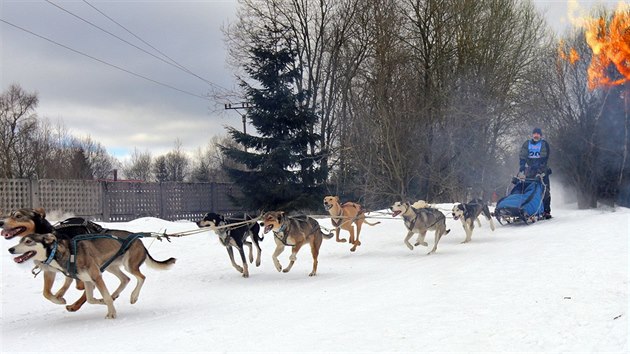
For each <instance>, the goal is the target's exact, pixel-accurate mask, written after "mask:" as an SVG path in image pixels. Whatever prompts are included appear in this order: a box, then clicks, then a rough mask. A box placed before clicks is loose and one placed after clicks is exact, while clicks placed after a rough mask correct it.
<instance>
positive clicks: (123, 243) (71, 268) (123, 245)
mask: <svg viewBox="0 0 630 354" xmlns="http://www.w3.org/2000/svg"><path fill="white" fill-rule="evenodd" d="M147 236H149V234H146V233H135V234H131V235H129V236H128V237H127V238H120V237H117V236H114V235H101V234H87V235H78V236H75V237H73V238H72V240H71V243H70V245H71V247H70V257H69V258H68V263H67V264H68V265H67V267H66V269H67V270H68V271H67V274H66V276H69V277H71V278H74V279H77V269H76V267H77V265H76V253H77V243H79V242H80V241H85V240H94V239H99V238H105V239H110V240H116V241H118V242H119V243H120V248H119V249H118V252H116V254H114V255H113V256H112V257H110V258H109V259H108V260H107V261H106V262H105V263H103V264H102V265H101V267H100V271H101V273H102V272H104V271H105V269H107V267H109V265H110V264H112V262H113V261H114V260H116V258H118V257H120V256H121V255H123V254H124V253H125V252H127V250H128V249H129V247H130V246H131V244H132V243H133V242H134V241H135V240H137V239H139V238H142V237H147Z"/></svg>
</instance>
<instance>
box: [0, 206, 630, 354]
mask: <svg viewBox="0 0 630 354" xmlns="http://www.w3.org/2000/svg"><path fill="white" fill-rule="evenodd" d="M441 208H444V209H449V206H448V205H442V206H441ZM554 216H555V218H554V219H552V220H550V221H543V222H539V223H536V224H533V225H530V226H523V225H521V226H516V225H513V226H500V225H498V224H497V230H496V231H495V232H491V231H490V228H489V226H488V224H487V222H486V220H485V219H483V218H482V227H481V228H477V229H475V232H474V234H473V239H472V242H471V243H468V244H460V242H461V241H462V240H463V239H464V237H465V235H464V230H463V229H462V227H461V224H460V223H459V221H454V220H452V219H448V220H447V226H448V227H449V228H450V229H451V232H450V234H448V235H447V236H446V237H445V238H443V239H442V241H441V242H440V246H439V248H438V251H437V253H436V254H434V255H430V256H428V255H427V254H426V253H427V252H428V248H426V247H422V246H420V247H417V248H416V249H414V251H410V250H409V249H407V247H405V245H404V244H403V237H404V235H405V233H406V231H405V229H404V226H403V223H402V221H401V219H400V217H398V218H396V219H382V220H379V221H381V224H380V225H377V226H373V227H370V226H367V225H366V226H364V229H363V233H362V235H361V240H362V246H360V247H359V248H358V250H357V252H356V253H350V251H349V248H350V247H349V246H348V244H347V243H344V244H342V243H335V241H334V239H331V240H325V241H324V244H323V245H322V249H321V253H320V257H319V269H318V276H316V277H308V276H307V274H308V273H309V272H310V269H311V254H310V249H309V247H308V246H306V247H305V248H303V249H302V250H301V252H300V253H299V254H298V259H297V261H296V264H295V266H294V267H293V269H292V270H291V272H290V273H288V274H283V273H278V272H277V271H276V269H275V268H274V266H273V263H272V261H271V253H272V252H273V249H274V248H275V244H274V242H273V234H271V233H270V234H267V235H265V240H264V241H263V242H262V243H261V246H262V248H263V255H262V257H263V258H262V265H261V266H260V267H259V268H256V267H255V266H253V265H252V266H250V274H251V275H250V278H248V279H245V278H242V277H241V276H240V274H239V273H237V272H236V270H235V269H234V268H233V267H232V266H231V265H230V262H229V258H228V255H227V252H226V251H225V248H224V247H222V246H221V245H220V244H219V241H218V239H217V236H216V235H215V234H214V233H213V232H211V231H208V232H204V233H200V234H196V235H192V236H186V237H181V238H174V239H172V242H171V243H168V242H159V241H157V240H155V239H143V242H144V243H145V245H146V246H147V248H148V249H149V251H150V253H151V254H152V255H153V257H154V258H156V259H166V258H167V257H171V256H173V257H176V258H177V259H178V260H177V264H175V266H174V267H173V268H172V269H171V270H169V271H157V270H153V269H150V268H148V267H146V266H143V267H142V269H143V272H144V274H145V275H146V276H147V281H146V283H145V285H144V288H143V290H142V293H141V294H140V299H139V301H138V303H136V304H135V305H131V304H130V303H129V296H130V294H131V290H132V289H133V285H134V284H135V280H132V283H130V286H128V287H127V289H126V290H125V291H124V292H123V294H122V295H121V297H120V298H119V299H118V300H117V301H116V302H115V306H116V309H117V311H118V318H117V319H114V320H105V314H106V308H105V306H101V305H90V304H85V305H84V306H83V308H82V309H81V310H80V311H79V312H77V313H68V312H66V311H65V308H64V307H63V306H60V305H55V304H53V303H51V302H48V301H47V300H45V299H44V298H43V297H42V295H41V290H42V284H43V276H42V275H40V276H38V277H37V278H36V279H33V276H32V275H31V274H30V270H31V267H32V264H28V265H16V264H15V263H14V262H13V257H12V255H10V254H9V253H8V252H7V251H6V249H8V248H9V247H11V246H13V245H14V244H15V243H17V240H11V241H1V242H4V250H3V252H1V254H2V256H1V257H2V259H1V267H2V285H1V291H2V300H1V301H2V313H1V320H2V344H0V349H1V351H2V352H7V353H8V352H36V353H42V352H64V353H68V352H126V353H130V352H178V353H182V352H333V351H334V352H376V351H405V352H420V351H422V352H429V351H440V352H443V351H458V352H478V351H493V352H503V351H518V352H524V351H526V352H540V351H546V352H550V351H551V352H565V351H582V352H602V351H606V352H627V351H628V320H629V318H630V314H628V289H629V286H628V259H629V254H628V240H629V235H630V232H629V228H630V226H629V225H630V210H628V209H624V208H617V209H616V210H615V211H611V210H604V209H598V210H586V211H581V210H576V209H575V208H572V207H570V206H569V207H565V208H558V207H556V208H554ZM321 224H322V225H323V226H326V227H329V228H330V227H331V224H330V220H329V219H327V220H323V221H321ZM104 225H105V226H106V227H109V228H119V229H126V230H130V231H156V232H162V231H165V230H166V232H167V233H172V232H178V231H187V230H191V229H195V228H196V226H195V224H194V223H192V222H188V221H182V222H167V221H164V220H160V219H155V218H142V219H137V220H134V221H131V222H127V223H105V224H104ZM430 236H431V237H427V241H428V242H429V247H431V246H432V241H433V237H432V236H433V235H432V233H431V234H430ZM345 237H346V238H347V234H346V236H345ZM414 240H415V238H414V239H412V243H413V241H414ZM289 253H290V251H289V249H286V250H285V252H284V253H283V254H282V255H281V256H280V259H281V262H282V264H283V265H286V264H287V263H288V255H289ZM106 281H107V283H108V284H109V287H110V289H112V288H114V286H115V285H116V284H117V280H116V279H114V278H113V277H112V276H110V275H107V277H106ZM59 285H61V277H60V276H58V277H57V283H56V286H55V289H56V288H57V287H58V286H59ZM79 295H80V293H79V292H78V291H77V290H76V289H74V288H72V289H71V290H70V291H69V292H68V294H66V299H67V300H68V301H69V302H72V301H74V300H75V299H77V298H78V296H79Z"/></svg>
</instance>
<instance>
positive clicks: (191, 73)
mask: <svg viewBox="0 0 630 354" xmlns="http://www.w3.org/2000/svg"><path fill="white" fill-rule="evenodd" d="M83 2H84V3H86V4H87V5H88V6H90V7H91V8H93V9H94V10H96V11H97V12H98V13H100V14H101V15H103V16H104V17H105V18H107V19H108V20H110V21H112V22H113V23H115V24H116V25H118V26H119V27H120V28H122V29H124V30H125V31H127V33H129V34H131V35H132V36H134V37H135V38H136V39H138V40H139V41H140V42H142V43H144V44H145V45H147V46H148V47H150V48H151V49H153V50H155V51H156V52H158V53H159V54H161V55H162V56H163V57H165V58H167V59H168V60H170V61H171V62H172V63H173V64H175V65H176V66H177V67H179V68H180V69H182V70H184V71H185V72H187V73H188V74H190V75H193V76H195V77H197V78H199V79H200V80H202V81H204V82H205V83H207V84H208V85H210V86H214V87H217V88H219V89H221V90H224V91H229V90H228V89H226V88H225V87H223V86H221V85H218V84H215V83H213V82H211V81H209V80H207V79H205V78H203V77H201V76H199V75H197V74H195V73H193V72H192V71H190V70H189V69H188V68H187V67H185V66H184V65H182V64H180V63H178V62H177V61H176V60H175V59H173V58H171V57H169V56H168V55H166V54H165V53H164V52H162V51H161V50H159V49H157V48H156V47H155V46H153V45H151V44H150V43H148V42H147V41H145V40H144V39H142V38H140V37H139V36H138V35H136V34H135V33H133V32H131V30H129V29H128V28H127V27H125V26H123V25H122V24H120V23H119V22H118V21H116V20H114V19H113V18H111V17H110V16H108V15H107V14H106V13H105V12H103V11H102V10H100V9H98V8H97V7H96V6H94V5H92V4H90V3H89V2H87V1H86V0H83Z"/></svg>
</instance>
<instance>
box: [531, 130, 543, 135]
mask: <svg viewBox="0 0 630 354" xmlns="http://www.w3.org/2000/svg"><path fill="white" fill-rule="evenodd" d="M536 133H538V134H540V135H542V129H540V128H534V131H533V132H532V134H536Z"/></svg>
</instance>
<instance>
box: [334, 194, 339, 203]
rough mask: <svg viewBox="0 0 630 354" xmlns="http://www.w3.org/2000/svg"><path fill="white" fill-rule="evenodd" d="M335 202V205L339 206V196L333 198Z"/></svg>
mask: <svg viewBox="0 0 630 354" xmlns="http://www.w3.org/2000/svg"><path fill="white" fill-rule="evenodd" d="M335 201H336V202H337V204H339V196H337V195H336V196H335Z"/></svg>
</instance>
